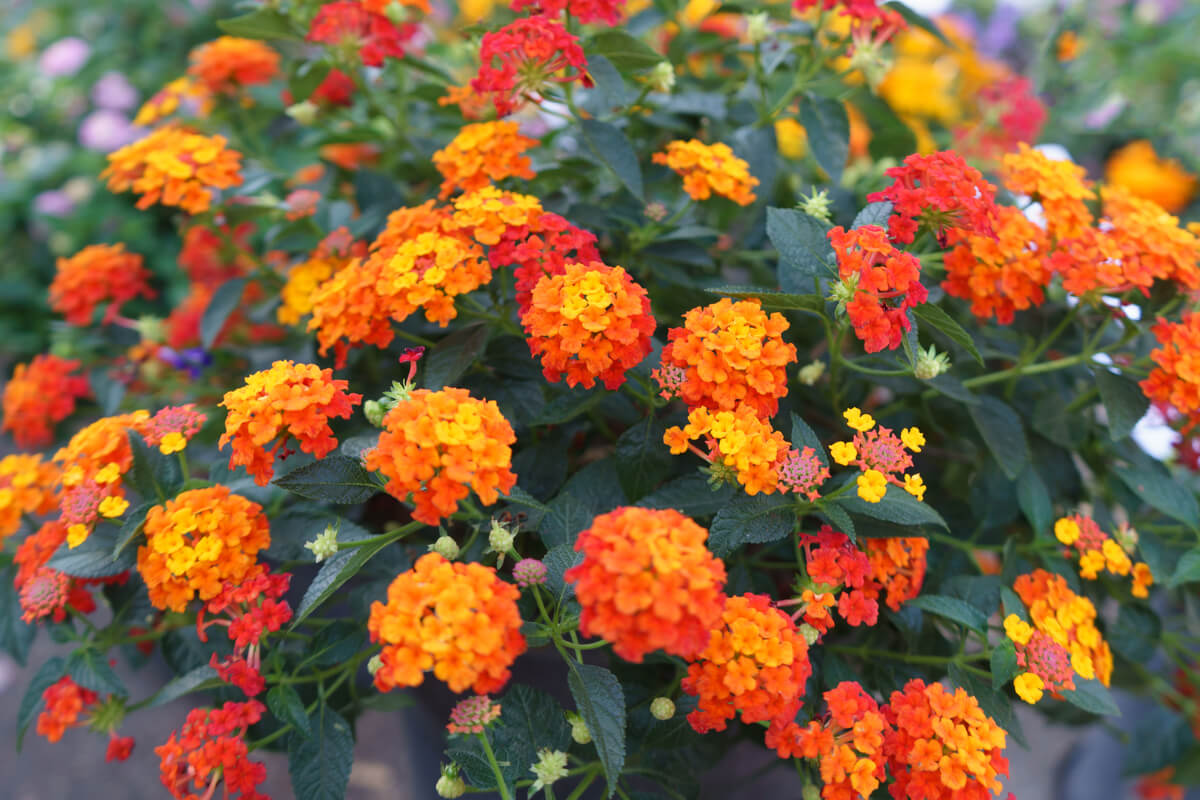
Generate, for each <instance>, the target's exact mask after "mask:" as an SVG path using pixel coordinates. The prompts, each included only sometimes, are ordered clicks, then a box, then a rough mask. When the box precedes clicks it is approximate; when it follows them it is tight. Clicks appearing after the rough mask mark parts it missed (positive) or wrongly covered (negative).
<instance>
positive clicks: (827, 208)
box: [799, 189, 833, 222]
mask: <svg viewBox="0 0 1200 800" xmlns="http://www.w3.org/2000/svg"><path fill="white" fill-rule="evenodd" d="M799 207H800V210H801V211H803V212H804V213H805V214H808V215H809V216H810V217H816V218H817V219H819V220H822V221H824V222H828V221H829V220H830V219H831V218H832V217H833V204H832V203H831V202H830V201H829V192H827V191H825V190H824V189H821V190H816V189H814V190H813V193H812V194H811V195H809V196H808V197H806V198H804V199H803V200H801V201H800V206H799Z"/></svg>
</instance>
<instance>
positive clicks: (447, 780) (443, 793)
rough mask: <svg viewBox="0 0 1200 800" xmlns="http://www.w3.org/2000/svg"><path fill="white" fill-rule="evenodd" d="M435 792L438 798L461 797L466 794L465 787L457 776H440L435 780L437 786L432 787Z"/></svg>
mask: <svg viewBox="0 0 1200 800" xmlns="http://www.w3.org/2000/svg"><path fill="white" fill-rule="evenodd" d="M433 789H434V791H436V792H437V795H438V797H447V798H454V797H462V796H463V795H464V794H466V792H467V785H466V784H465V783H463V779H462V778H460V777H458V775H446V774H445V773H443V774H442V776H441V777H440V778H438V780H437V784H435V785H434V787H433Z"/></svg>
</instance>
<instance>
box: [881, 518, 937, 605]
mask: <svg viewBox="0 0 1200 800" xmlns="http://www.w3.org/2000/svg"><path fill="white" fill-rule="evenodd" d="M866 551H867V557H868V558H869V559H870V561H871V578H872V579H874V580H875V581H877V582H878V583H879V584H880V585H881V586H882V587H883V590H884V591H885V592H886V593H887V605H888V608H890V609H892V611H899V610H900V606H901V605H903V604H904V602H905V601H907V600H911V599H913V598H914V597H916V596H917V595H918V594H920V593H921V585H922V584H923V583H924V582H925V567H926V554H927V553H928V552H929V540H928V539H925V538H923V537H920V536H893V537H871V538H868V539H867V540H866Z"/></svg>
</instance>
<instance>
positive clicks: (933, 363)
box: [913, 345, 950, 381]
mask: <svg viewBox="0 0 1200 800" xmlns="http://www.w3.org/2000/svg"><path fill="white" fill-rule="evenodd" d="M949 369H950V355H949V354H948V353H939V352H938V351H937V348H936V347H934V346H933V345H929V349H928V350H924V349H922V348H920V347H918V348H917V366H916V368H915V369H914V370H913V374H914V375H915V376H917V378H919V379H920V380H923V381H927V380H931V379H933V378H936V377H937V376H938V375H941V374H942V373H944V372H946V371H947V370H949Z"/></svg>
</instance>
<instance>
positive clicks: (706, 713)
mask: <svg viewBox="0 0 1200 800" xmlns="http://www.w3.org/2000/svg"><path fill="white" fill-rule="evenodd" d="M811 674H812V666H811V665H810V664H809V661H808V644H807V643H806V642H805V641H804V637H803V636H801V635H800V633H799V632H798V631H797V630H796V628H795V626H794V625H793V624H792V621H791V619H789V618H788V615H787V614H785V613H783V612H782V611H780V610H779V609H778V608H775V607H774V606H773V605H772V604H771V599H770V598H769V597H767V596H766V595H761V594H745V595H737V596H735V597H730V598H728V599H727V600H726V601H725V609H724V611H723V612H722V614H721V620H720V623H719V624H718V625H717V626H716V627H715V628H713V631H712V634H711V637H710V638H709V641H708V646H707V647H705V648H704V651H703V652H702V653H701V654H700V656H699V658H698V659H696V660H695V661H693V662H692V663H690V664H688V672H687V677H685V678H684V679H683V683H682V686H683V690H684V691H685V692H687V693H688V694H690V695H693V696H696V697H698V698H699V703H698V706H697V708H696V710H695V711H693V712H691V713H690V714H688V717H687V719H688V723H689V724H690V725H691V726H692V728H693V729H694V730H695V731H696V732H697V733H708V732H709V731H723V730H725V727H726V724H727V722H728V721H729V720H731V719H733V718H734V717H735V716H737V714H738V712H741V715H742V722H745V723H754V722H770V721H774V720H782V721H783V722H787V721H790V720H792V719H793V718H794V717H795V716H796V712H797V711H799V710H800V705H801V701H802V699H803V697H804V684H805V683H807V682H808V678H809V676H810V675H811Z"/></svg>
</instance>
